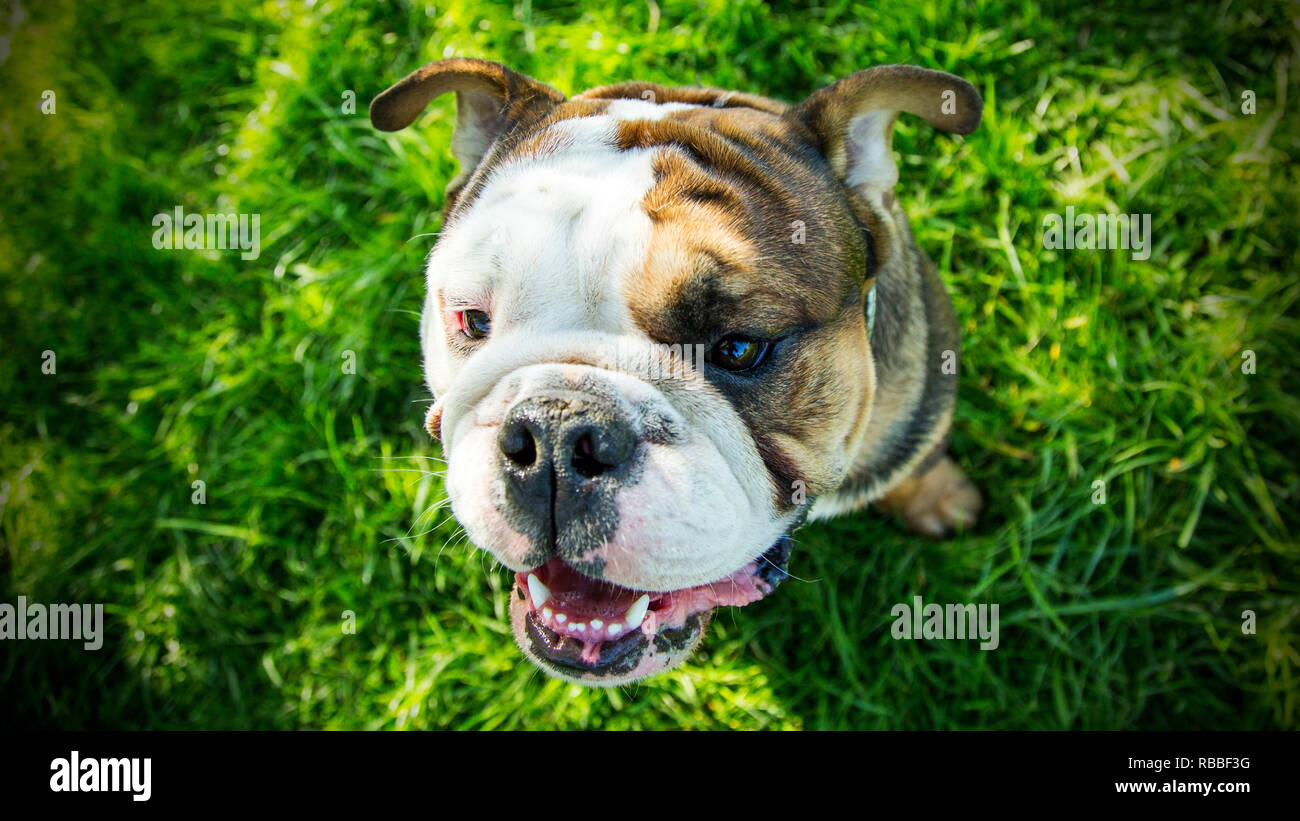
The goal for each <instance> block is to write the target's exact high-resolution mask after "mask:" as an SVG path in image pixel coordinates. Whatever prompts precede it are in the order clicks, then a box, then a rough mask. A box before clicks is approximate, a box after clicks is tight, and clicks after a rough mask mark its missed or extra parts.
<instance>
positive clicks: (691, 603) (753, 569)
mask: <svg viewBox="0 0 1300 821" xmlns="http://www.w3.org/2000/svg"><path fill="white" fill-rule="evenodd" d="M757 572H758V564H757V563H756V562H750V563H749V564H747V565H745V566H744V567H742V568H740V569H739V570H737V571H736V572H735V573H732V574H731V575H730V576H728V577H727V578H725V579H721V580H719V581H716V582H713V583H712V584H702V585H699V586H698V587H687V588H684V589H682V590H674V591H673V592H671V593H668V594H666V595H665V602H664V607H663V612H662V614H661V615H660V617H659V621H660V623H661V624H663V623H664V622H669V623H671V622H674V621H676V620H677V619H679V618H680V619H682V620H684V619H685V618H686V616H689V615H690V614H691V613H696V612H699V611H701V610H711V609H712V608H714V607H741V606H743V605H746V604H750V603H752V602H756V601H758V600H759V599H761V598H763V597H764V596H766V595H767V594H768V593H770V592H772V588H771V587H770V586H768V584H767V582H765V581H763V580H762V579H760V578H759V577H758V575H757Z"/></svg>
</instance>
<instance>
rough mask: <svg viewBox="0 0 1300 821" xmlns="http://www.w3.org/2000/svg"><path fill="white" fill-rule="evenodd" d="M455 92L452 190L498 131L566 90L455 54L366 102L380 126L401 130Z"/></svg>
mask: <svg viewBox="0 0 1300 821" xmlns="http://www.w3.org/2000/svg"><path fill="white" fill-rule="evenodd" d="M448 91H454V92H456V128H455V131H454V132H453V133H452V137H451V153H452V154H453V155H454V156H455V157H456V159H457V160H459V161H460V173H459V174H457V175H456V179H454V180H452V181H451V183H450V184H449V185H448V186H447V193H448V195H451V194H454V193H455V192H456V191H457V190H458V189H459V188H460V187H461V186H462V185H464V183H465V181H466V180H467V179H469V177H470V175H471V174H473V173H474V169H475V168H477V167H478V164H479V162H480V161H481V160H482V159H483V157H484V156H485V155H486V154H487V153H488V151H489V150H491V148H492V144H493V143H495V142H496V141H497V138H499V137H500V136H501V135H502V134H504V133H506V132H507V131H509V130H510V129H511V128H512V127H513V126H514V125H515V124H516V123H518V122H519V121H520V120H522V119H523V118H525V117H528V116H535V115H536V114H538V113H539V112H544V111H547V110H549V109H550V108H552V107H553V106H555V105H558V104H559V103H562V102H564V99H565V98H564V95H563V94H561V93H560V92H558V91H556V90H555V89H553V88H551V87H550V86H548V85H545V84H544V83H539V82H537V81H536V80H534V79H533V78H531V77H525V76H524V75H522V74H518V73H516V72H514V71H511V70H510V69H508V68H506V67H505V66H503V65H501V64H500V63H492V62H489V61H487V60H467V59H463V58H453V59H450V60H437V61H435V62H432V63H429V64H428V65H426V66H424V67H423V68H420V69H418V70H416V71H413V72H411V73H410V74H408V75H407V76H405V77H403V78H402V79H401V80H399V81H398V82H397V84H396V85H394V86H392V87H391V88H389V89H388V90H387V91H384V92H383V93H381V94H380V95H379V96H378V97H376V98H375V99H374V100H373V101H372V102H371V103H370V122H371V123H372V124H373V125H374V126H375V128H377V129H379V130H380V131H400V130H402V129H403V128H406V127H407V126H408V125H410V124H411V123H413V122H415V118H416V117H418V116H420V112H422V111H424V108H425V106H427V105H428V104H429V101H430V100H432V99H433V98H435V97H439V96H441V95H443V94H446V93H447V92H448Z"/></svg>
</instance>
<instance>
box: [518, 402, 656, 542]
mask: <svg viewBox="0 0 1300 821" xmlns="http://www.w3.org/2000/svg"><path fill="white" fill-rule="evenodd" d="M497 445H498V446H499V448H500V450H501V468H502V471H503V472H504V474H505V477H506V483H507V486H508V489H509V491H510V494H511V495H512V496H513V497H514V500H515V501H516V502H517V504H518V507H519V508H521V509H522V511H523V513H524V514H525V515H526V516H527V517H528V518H529V519H531V524H532V525H533V526H532V527H529V528H528V530H531V531H534V532H537V531H541V532H544V533H545V535H546V541H547V542H548V543H549V544H551V545H554V544H555V542H556V538H557V535H558V533H559V531H562V530H563V528H564V527H565V526H566V524H568V523H569V522H570V521H571V520H572V519H574V518H575V517H578V516H579V514H580V513H581V512H582V511H584V510H586V509H590V508H592V507H603V506H605V505H607V504H609V503H611V502H612V497H613V494H614V493H615V492H617V490H618V488H619V487H620V486H621V485H622V483H623V480H624V479H625V478H626V474H627V471H626V470H625V466H626V465H627V464H628V462H629V461H630V460H631V458H632V455H633V453H634V452H635V451H636V445H637V439H636V436H635V434H634V433H633V430H632V427H631V425H630V424H629V423H628V421H627V419H626V418H625V417H624V416H623V414H622V413H621V412H620V411H619V409H617V408H613V407H610V406H609V404H608V403H606V402H603V401H601V400H598V399H596V398H595V397H593V396H589V395H587V394H583V393H576V392H575V393H565V394H560V395H546V396H534V397H529V398H528V399H525V400H523V401H521V402H519V403H518V404H516V405H515V406H514V407H513V408H511V409H510V411H509V413H507V414H506V418H505V420H504V421H503V422H502V424H501V431H500V433H499V434H498V436H497Z"/></svg>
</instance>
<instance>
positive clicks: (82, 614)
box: [0, 596, 104, 650]
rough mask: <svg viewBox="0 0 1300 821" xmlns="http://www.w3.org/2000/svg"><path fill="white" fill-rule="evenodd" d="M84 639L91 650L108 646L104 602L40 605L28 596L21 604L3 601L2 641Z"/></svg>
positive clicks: (20, 598)
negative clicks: (32, 601)
mask: <svg viewBox="0 0 1300 821" xmlns="http://www.w3.org/2000/svg"><path fill="white" fill-rule="evenodd" d="M9 639H16V640H19V641H25V640H32V639H48V640H51V641H68V640H72V641H80V642H82V645H81V646H82V647H84V648H86V649H87V650H98V649H99V648H100V647H102V646H104V605H102V604H48V605H47V604H36V603H30V604H29V603H28V601H27V597H26V596H19V597H18V604H17V606H15V605H12V604H9V603H8V602H4V603H2V604H0V640H9Z"/></svg>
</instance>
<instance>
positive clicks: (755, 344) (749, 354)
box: [708, 336, 772, 371]
mask: <svg viewBox="0 0 1300 821" xmlns="http://www.w3.org/2000/svg"><path fill="white" fill-rule="evenodd" d="M771 347H772V344H771V343H770V342H766V341H763V340H761V339H749V338H748V337H744V336H728V337H723V339H722V340H721V341H719V342H718V344H716V345H714V346H713V349H712V350H710V351H709V356H708V360H709V362H710V363H711V364H713V365H717V366H718V367H719V368H722V369H723V370H727V371H748V370H753V369H754V368H757V367H758V366H759V365H760V364H762V362H763V360H764V359H766V358H767V352H768V351H769V350H770V349H771Z"/></svg>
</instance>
